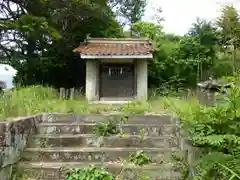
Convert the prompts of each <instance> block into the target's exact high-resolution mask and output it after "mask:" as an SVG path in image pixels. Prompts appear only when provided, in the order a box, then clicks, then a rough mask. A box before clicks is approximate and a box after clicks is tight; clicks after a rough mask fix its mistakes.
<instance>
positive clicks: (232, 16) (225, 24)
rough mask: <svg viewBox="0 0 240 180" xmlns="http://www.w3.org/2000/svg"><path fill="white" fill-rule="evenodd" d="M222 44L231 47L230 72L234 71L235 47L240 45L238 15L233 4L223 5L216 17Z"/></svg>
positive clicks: (239, 21) (239, 17) (239, 18)
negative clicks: (220, 12)
mask: <svg viewBox="0 0 240 180" xmlns="http://www.w3.org/2000/svg"><path fill="white" fill-rule="evenodd" d="M217 25H218V27H219V28H220V29H221V35H222V39H223V44H224V45H226V46H227V47H230V48H231V49H232V55H233V56H232V68H233V69H232V72H233V74H235V73H236V49H237V48H238V47H239V45H240V16H239V14H238V12H237V10H236V9H235V8H234V7H233V6H229V5H227V6H225V7H223V9H222V14H221V16H220V17H219V18H218V19H217Z"/></svg>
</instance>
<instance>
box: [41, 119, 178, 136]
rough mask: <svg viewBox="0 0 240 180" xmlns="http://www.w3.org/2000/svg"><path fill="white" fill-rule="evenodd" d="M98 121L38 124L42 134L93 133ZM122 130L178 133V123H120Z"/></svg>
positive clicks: (130, 132)
mask: <svg viewBox="0 0 240 180" xmlns="http://www.w3.org/2000/svg"><path fill="white" fill-rule="evenodd" d="M94 126H96V123H76V122H72V123H41V124H39V126H38V133H40V134H91V133H92V132H93V129H94ZM118 127H119V129H120V130H121V131H123V132H125V133H127V134H132V135H137V134H142V133H143V132H144V135H145V136H164V135H173V136H176V135H177V131H178V127H177V126H176V125H170V124H167V125H156V124H118Z"/></svg>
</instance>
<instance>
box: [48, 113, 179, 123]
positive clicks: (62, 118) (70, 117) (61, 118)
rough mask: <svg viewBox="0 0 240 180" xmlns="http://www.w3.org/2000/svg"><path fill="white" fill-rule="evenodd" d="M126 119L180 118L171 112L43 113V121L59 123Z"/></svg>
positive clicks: (166, 120) (155, 120)
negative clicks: (131, 113) (141, 113)
mask: <svg viewBox="0 0 240 180" xmlns="http://www.w3.org/2000/svg"><path fill="white" fill-rule="evenodd" d="M110 119H111V120H115V121H118V122H120V121H122V120H124V121H126V123H127V124H159V125H165V124H176V121H177V120H178V118H176V117H174V116H173V115H171V114H160V115H131V116H126V115H123V114H121V115H76V114H61V113H52V114H45V115H43V122H57V123H60V122H61V123H70V122H81V123H96V122H100V121H106V120H110Z"/></svg>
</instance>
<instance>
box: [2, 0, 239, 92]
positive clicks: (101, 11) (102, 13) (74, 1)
mask: <svg viewBox="0 0 240 180" xmlns="http://www.w3.org/2000/svg"><path fill="white" fill-rule="evenodd" d="M146 2H147V1H144V0H138V1H125V0H98V1H96V0H93V1H84V0H70V1H65V0H63V1H56V0H54V1H49V0H31V1H30V0H22V1H16V0H1V1H0V6H1V10H0V13H1V18H0V31H1V33H0V41H1V44H0V59H1V60H2V61H3V62H6V63H9V64H11V65H12V66H13V67H14V68H15V69H17V70H18V74H17V77H16V79H15V80H16V83H20V84H22V85H32V84H43V85H51V86H55V87H82V86H84V84H85V83H84V82H85V62H84V60H82V59H80V58H79V56H78V55H76V54H74V53H73V52H72V50H73V49H74V48H75V47H77V46H78V45H79V44H80V42H83V41H84V39H85V38H86V37H88V36H91V37H123V36H129V34H133V35H137V36H144V37H146V36H147V37H150V38H151V39H152V40H153V43H154V45H155V48H156V52H155V53H154V59H153V60H152V61H151V62H150V63H149V85H150V87H157V88H159V87H166V86H167V87H169V86H171V87H186V86H187V87H189V86H195V85H196V81H200V80H203V79H206V78H208V77H209V76H216V77H219V76H222V75H229V74H232V73H234V72H235V71H236V69H237V68H238V67H239V63H238V61H239V58H238V54H239V37H240V35H239V34H240V33H239V29H240V28H239V24H240V23H239V14H238V13H237V11H236V9H235V8H234V7H232V6H226V7H224V8H223V9H222V14H221V16H220V17H219V18H217V19H216V21H212V22H208V21H205V20H201V19H197V21H196V23H194V24H193V25H192V28H190V29H189V32H188V33H186V34H185V35H184V36H177V35H174V34H167V33H164V32H163V31H162V25H161V22H162V20H163V18H162V17H161V8H158V9H159V10H158V12H157V14H156V15H155V18H156V22H157V23H150V22H143V21H141V18H142V16H143V14H144V10H145V7H146ZM42 9H44V11H42ZM112 9H113V10H112ZM116 19H118V20H119V19H120V22H118V21H117V20H116ZM123 24H124V25H126V24H127V25H129V26H130V27H131V28H130V33H126V32H124V31H123ZM59 79H60V81H59Z"/></svg>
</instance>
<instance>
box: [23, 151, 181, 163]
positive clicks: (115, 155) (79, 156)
mask: <svg viewBox="0 0 240 180" xmlns="http://www.w3.org/2000/svg"><path fill="white" fill-rule="evenodd" d="M137 151H143V152H144V153H145V154H146V155H148V157H149V158H151V160H152V162H154V163H157V164H162V163H165V162H169V161H171V160H172V154H173V153H181V151H179V150H177V149H171V148H165V149H163V148H95V147H93V148H69V147H65V148H61V147H59V148H27V149H25V151H24V152H23V154H22V159H23V160H25V161H35V162H38V161H44V162H49V161H54V162H71V161H76V162H109V161H119V160H120V161H123V160H124V159H125V160H127V159H129V155H130V153H132V152H137ZM179 155H180V154H179Z"/></svg>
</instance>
